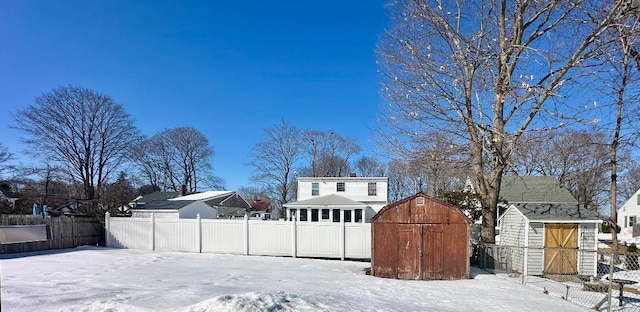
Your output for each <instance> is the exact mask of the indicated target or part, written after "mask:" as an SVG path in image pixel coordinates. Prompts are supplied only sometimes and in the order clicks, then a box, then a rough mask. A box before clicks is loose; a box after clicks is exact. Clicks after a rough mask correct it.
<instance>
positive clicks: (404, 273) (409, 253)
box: [398, 224, 422, 279]
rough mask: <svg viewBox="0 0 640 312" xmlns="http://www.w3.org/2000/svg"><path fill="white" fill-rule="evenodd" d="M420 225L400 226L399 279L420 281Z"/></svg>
mask: <svg viewBox="0 0 640 312" xmlns="http://www.w3.org/2000/svg"><path fill="white" fill-rule="evenodd" d="M421 234H422V231H421V230H420V224H398V278H400V279H420V275H421V274H420V273H421V272H420V269H421V267H420V262H421V261H420V258H421V254H422V246H420V243H421V242H422V237H421Z"/></svg>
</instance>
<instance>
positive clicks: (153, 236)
mask: <svg viewBox="0 0 640 312" xmlns="http://www.w3.org/2000/svg"><path fill="white" fill-rule="evenodd" d="M155 250H156V216H155V215H154V214H153V212H152V213H151V251H155Z"/></svg>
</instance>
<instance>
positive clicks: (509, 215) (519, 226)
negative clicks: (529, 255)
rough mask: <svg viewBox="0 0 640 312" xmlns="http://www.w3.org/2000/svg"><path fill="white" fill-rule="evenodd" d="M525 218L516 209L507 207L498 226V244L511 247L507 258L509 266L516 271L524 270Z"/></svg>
mask: <svg viewBox="0 0 640 312" xmlns="http://www.w3.org/2000/svg"><path fill="white" fill-rule="evenodd" d="M526 224H527V222H526V220H525V218H524V217H523V216H522V215H521V214H520V213H519V212H518V211H517V210H516V209H509V210H507V212H506V213H505V214H504V215H503V216H502V219H501V226H500V245H501V246H506V247H509V246H511V247H517V248H511V250H510V256H509V257H510V258H509V259H508V260H507V261H508V262H510V263H511V267H512V268H513V269H514V270H517V271H518V272H523V271H524V266H523V262H524V249H523V248H522V247H524V242H525V228H526Z"/></svg>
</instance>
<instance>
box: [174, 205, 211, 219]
mask: <svg viewBox="0 0 640 312" xmlns="http://www.w3.org/2000/svg"><path fill="white" fill-rule="evenodd" d="M198 214H200V218H202V219H216V218H217V217H218V212H217V210H216V209H215V208H213V207H211V206H209V205H207V204H205V203H204V202H201V201H196V202H193V203H191V204H189V205H186V206H184V207H182V208H180V219H195V218H196V217H197V215H198Z"/></svg>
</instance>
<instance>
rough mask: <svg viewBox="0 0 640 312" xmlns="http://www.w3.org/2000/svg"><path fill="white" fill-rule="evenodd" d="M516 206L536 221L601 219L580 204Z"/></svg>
mask: <svg viewBox="0 0 640 312" xmlns="http://www.w3.org/2000/svg"><path fill="white" fill-rule="evenodd" d="M514 206H515V207H516V208H517V209H518V210H519V211H520V212H521V213H522V214H523V215H524V216H525V217H527V218H528V219H529V220H535V221H578V220H600V218H599V217H598V215H597V214H596V212H595V211H592V210H587V209H584V208H580V207H579V206H578V204H567V203H553V204H552V203H548V204H542V203H519V204H514Z"/></svg>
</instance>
